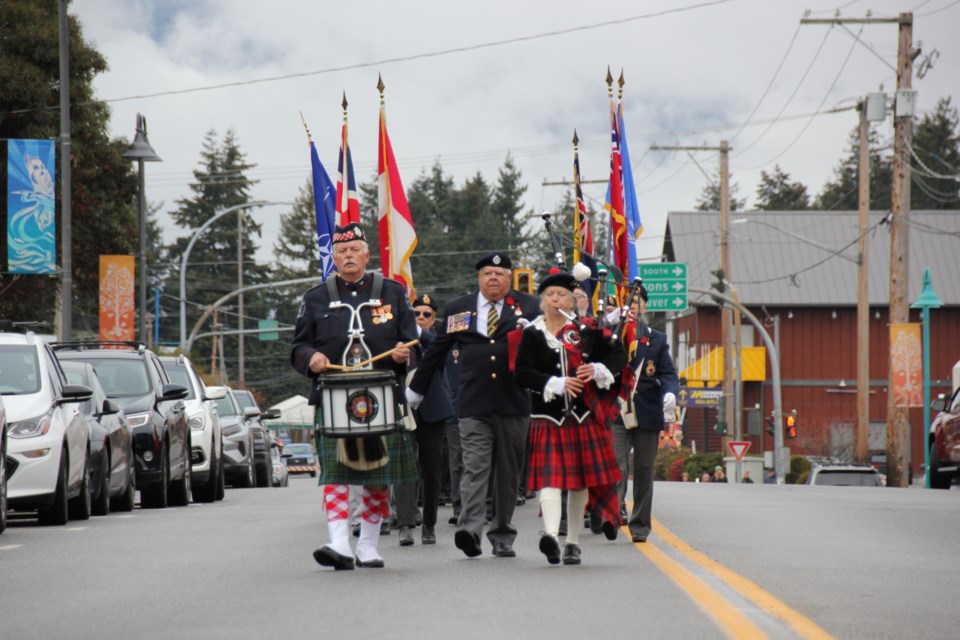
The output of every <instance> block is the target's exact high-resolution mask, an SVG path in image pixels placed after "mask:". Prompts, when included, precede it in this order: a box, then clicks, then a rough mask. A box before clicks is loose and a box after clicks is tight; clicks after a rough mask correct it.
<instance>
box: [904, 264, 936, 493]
mask: <svg viewBox="0 0 960 640" xmlns="http://www.w3.org/2000/svg"><path fill="white" fill-rule="evenodd" d="M910 306H911V307H912V308H914V309H920V310H921V316H922V321H923V428H924V430H926V429H929V428H930V309H939V308H940V307H942V306H943V302H942V301H941V300H940V296H938V295H937V292H936V291H934V290H933V279H932V278H931V277H930V267H927V268H926V269H924V270H923V290H922V291H921V292H920V297H919V298H917V300H916V302H914V303H913V304H912V305H910ZM923 442H924V447H923V476H924V479H923V487H924V488H925V489H929V488H930V447H928V446H926V438H924V439H923Z"/></svg>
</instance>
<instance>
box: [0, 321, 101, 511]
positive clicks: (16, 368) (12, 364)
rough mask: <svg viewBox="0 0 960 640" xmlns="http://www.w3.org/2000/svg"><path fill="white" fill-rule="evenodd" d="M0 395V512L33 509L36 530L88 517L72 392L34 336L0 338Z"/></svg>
mask: <svg viewBox="0 0 960 640" xmlns="http://www.w3.org/2000/svg"><path fill="white" fill-rule="evenodd" d="M0 395H2V396H3V404H4V407H5V409H6V418H7V438H8V441H7V447H8V448H7V450H6V453H5V462H4V466H5V467H6V469H5V470H4V472H5V475H6V478H7V507H8V508H10V509H14V510H36V511H37V515H38V517H39V520H40V524H66V523H67V520H68V519H70V518H73V519H74V520H86V519H88V518H89V517H90V509H91V505H90V486H89V484H88V482H89V474H88V473H87V463H88V452H89V439H90V434H89V429H88V428H87V425H86V422H85V421H84V418H83V415H82V413H81V411H80V403H81V402H83V401H85V400H88V399H89V398H90V397H91V396H92V395H93V391H92V390H91V389H90V387H86V386H83V385H72V384H69V383H68V382H67V378H66V376H65V375H64V373H63V369H62V368H61V367H60V363H59V362H58V361H57V358H56V356H54V354H53V352H52V351H51V350H50V347H49V346H48V345H47V344H46V343H45V342H44V341H43V340H42V339H41V338H40V337H39V336H37V335H36V334H33V333H26V334H18V333H0Z"/></svg>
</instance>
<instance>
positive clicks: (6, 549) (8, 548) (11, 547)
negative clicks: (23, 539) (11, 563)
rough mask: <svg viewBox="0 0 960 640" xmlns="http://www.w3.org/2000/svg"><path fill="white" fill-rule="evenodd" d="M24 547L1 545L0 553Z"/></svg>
mask: <svg viewBox="0 0 960 640" xmlns="http://www.w3.org/2000/svg"><path fill="white" fill-rule="evenodd" d="M22 546H23V545H22V544H4V545H0V551H10V550H11V549H16V548H18V547H22Z"/></svg>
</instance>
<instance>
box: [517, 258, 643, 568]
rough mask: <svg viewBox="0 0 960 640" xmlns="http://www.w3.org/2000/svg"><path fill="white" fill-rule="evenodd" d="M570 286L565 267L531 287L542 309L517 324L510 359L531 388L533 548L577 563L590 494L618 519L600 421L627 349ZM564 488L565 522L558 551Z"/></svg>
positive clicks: (611, 462)
mask: <svg viewBox="0 0 960 640" xmlns="http://www.w3.org/2000/svg"><path fill="white" fill-rule="evenodd" d="M576 286H577V282H576V280H575V279H574V277H573V276H572V275H570V274H568V273H554V274H551V275H549V276H547V277H546V278H544V280H543V281H542V282H541V283H540V286H539V288H538V293H539V294H540V301H541V302H540V306H541V308H542V309H543V315H542V316H540V317H538V318H537V319H536V320H534V321H533V323H532V324H531V325H530V326H528V327H526V328H525V329H524V330H523V337H522V338H521V340H520V347H519V349H518V351H517V361H516V372H515V378H516V381H517V383H518V384H520V385H521V386H523V387H525V388H527V389H530V390H531V391H532V392H533V394H532V405H533V408H532V412H531V420H530V433H529V442H530V450H531V453H530V465H529V472H528V473H529V475H528V488H529V489H531V490H537V489H539V490H540V510H541V513H542V516H543V526H544V532H543V533H542V534H541V537H540V551H541V552H543V554H544V555H545V556H546V557H547V560H548V561H549V562H550V564H559V563H560V561H561V559H562V561H563V563H564V564H580V545H579V542H580V529H581V527H580V526H579V523H580V522H581V521H582V520H583V513H584V509H585V507H586V506H587V502H588V500H589V499H590V498H591V497H593V498H594V501H595V502H596V503H597V505H598V506H599V507H600V509H601V510H602V511H603V514H604V520H605V523H604V524H605V525H606V526H608V527H615V526H616V523H618V522H619V520H620V517H619V505H618V501H617V493H616V485H617V482H618V481H619V480H620V470H619V468H618V467H617V460H616V455H615V453H614V448H613V436H612V434H611V432H610V430H609V429H608V428H607V427H606V423H607V422H608V421H609V420H610V419H611V418H612V416H613V415H614V414H615V412H616V410H617V408H616V407H617V405H616V397H617V390H616V387H617V385H616V384H615V383H616V375H617V374H619V372H620V371H621V370H622V369H623V367H624V366H625V365H626V363H627V355H626V352H625V351H624V348H623V345H622V344H621V343H620V341H619V340H616V339H613V340H612V341H611V334H610V332H609V331H605V330H603V329H599V328H597V327H596V324H595V321H594V319H593V318H586V319H583V320H578V319H577V318H576V316H575V315H574V311H573V310H574V304H575V302H574V297H573V290H574V289H575V288H576ZM563 490H567V515H568V518H569V521H570V527H569V528H568V533H567V536H566V540H565V544H564V548H563V554H562V558H561V552H560V542H559V540H558V535H559V529H560V519H561V512H562V505H561V494H562V492H563ZM614 531H615V530H614Z"/></svg>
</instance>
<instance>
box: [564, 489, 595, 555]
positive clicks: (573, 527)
mask: <svg viewBox="0 0 960 640" xmlns="http://www.w3.org/2000/svg"><path fill="white" fill-rule="evenodd" d="M589 500H590V494H589V493H588V492H587V490H586V489H577V490H573V489H568V490H567V522H568V523H569V524H568V525H567V544H580V530H581V529H583V512H584V509H586V506H587V502H588V501H589Z"/></svg>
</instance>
